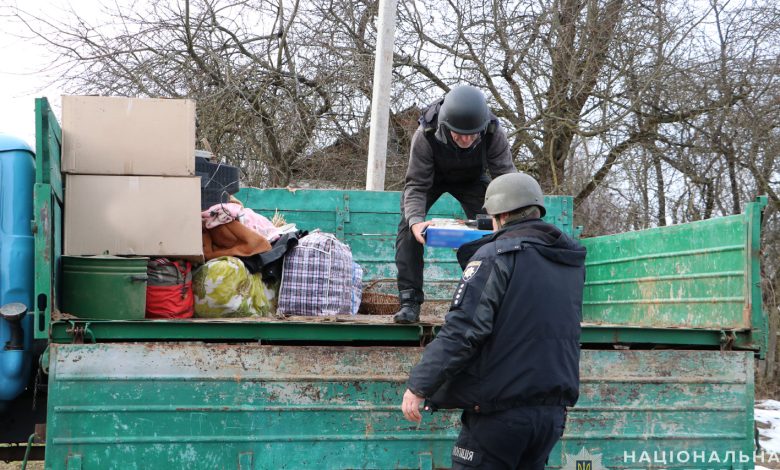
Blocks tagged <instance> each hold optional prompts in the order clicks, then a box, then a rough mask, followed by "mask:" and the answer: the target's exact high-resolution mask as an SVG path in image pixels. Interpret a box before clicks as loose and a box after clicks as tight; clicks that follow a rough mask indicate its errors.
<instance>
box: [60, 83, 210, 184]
mask: <svg viewBox="0 0 780 470" xmlns="http://www.w3.org/2000/svg"><path fill="white" fill-rule="evenodd" d="M62 172H63V173H73V174H88V175H138V176H143V175H148V176H193V175H194V174H195V102H194V101H193V100H172V99H171V100H169V99H151V98H121V97H107V96H63V97H62Z"/></svg>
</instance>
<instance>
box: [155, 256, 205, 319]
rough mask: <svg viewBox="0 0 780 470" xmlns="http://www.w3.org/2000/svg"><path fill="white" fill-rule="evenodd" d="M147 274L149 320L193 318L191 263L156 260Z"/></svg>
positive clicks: (193, 302) (193, 300)
mask: <svg viewBox="0 0 780 470" xmlns="http://www.w3.org/2000/svg"><path fill="white" fill-rule="evenodd" d="M147 274H148V282H147V285H146V318H190V317H192V315H193V313H194V312H195V297H194V296H193V294H192V263H190V262H189V261H171V260H169V259H166V258H156V259H153V260H150V261H149V264H148V265H147Z"/></svg>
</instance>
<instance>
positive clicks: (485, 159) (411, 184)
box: [394, 85, 517, 323]
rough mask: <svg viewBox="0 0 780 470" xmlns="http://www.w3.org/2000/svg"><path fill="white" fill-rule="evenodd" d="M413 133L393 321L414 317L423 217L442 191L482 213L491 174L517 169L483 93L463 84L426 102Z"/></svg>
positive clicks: (469, 209)
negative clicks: (397, 308) (397, 294)
mask: <svg viewBox="0 0 780 470" xmlns="http://www.w3.org/2000/svg"><path fill="white" fill-rule="evenodd" d="M419 122H420V126H419V127H418V128H417V131H416V132H415V133H414V136H413V137H412V149H411V152H410V157H409V167H408V169H407V172H406V183H405V186H404V191H403V195H402V197H401V222H400V223H399V224H398V237H397V238H396V243H395V248H396V252H395V253H396V254H395V264H396V267H397V268H398V291H399V299H400V302H401V309H400V310H399V312H398V313H396V315H395V317H394V320H395V321H396V322H397V323H413V322H416V321H418V320H419V316H420V304H421V303H422V302H423V300H424V296H423V290H422V287H423V245H424V244H425V238H424V237H423V235H422V233H423V230H425V227H427V226H428V225H430V222H425V216H426V214H427V213H428V210H429V209H430V208H431V206H432V205H433V204H434V203H435V202H436V201H437V200H438V199H439V196H441V195H442V194H444V193H450V194H452V195H453V196H454V197H455V199H457V200H458V202H460V204H461V206H462V207H463V210H464V211H465V212H466V216H467V217H468V218H469V219H473V218H475V216H476V214H477V213H478V212H481V210H480V209H481V207H482V201H483V199H484V197H485V188H487V185H488V183H489V182H490V178H489V177H488V176H487V174H486V171H489V172H490V175H491V176H492V177H494V178H495V177H497V176H500V175H503V174H505V173H510V172H516V171H517V170H516V169H515V166H514V164H513V163H512V155H511V153H510V149H509V142H508V141H507V139H506V134H504V131H503V130H502V129H501V128H500V127H499V125H498V120H497V119H496V117H495V116H494V115H493V114H492V113H491V112H490V110H489V109H488V106H487V102H486V101H485V95H483V94H482V92H481V91H479V90H477V89H476V88H474V87H472V86H468V85H464V86H458V87H455V88H453V89H452V90H451V91H450V92H449V93H447V95H446V96H445V97H444V99H443V100H440V101H438V102H436V103H434V104H432V105H431V106H429V107H428V108H427V109H426V110H425V111H424V112H423V115H422V116H421V117H420V119H419Z"/></svg>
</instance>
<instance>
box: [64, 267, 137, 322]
mask: <svg viewBox="0 0 780 470" xmlns="http://www.w3.org/2000/svg"><path fill="white" fill-rule="evenodd" d="M148 261H149V258H141V257H138V258H122V257H118V256H63V257H62V305H61V307H62V311H63V312H64V313H69V314H71V315H75V316H77V317H80V318H90V319H100V320H136V319H141V318H144V314H145V311H146V264H147V262H148Z"/></svg>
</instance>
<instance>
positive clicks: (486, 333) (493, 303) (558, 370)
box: [408, 219, 585, 412]
mask: <svg viewBox="0 0 780 470" xmlns="http://www.w3.org/2000/svg"><path fill="white" fill-rule="evenodd" d="M469 251H471V252H474V251H476V252H475V254H474V255H473V256H471V258H470V260H469V261H468V264H467V265H466V266H465V268H464V271H463V277H462V280H461V282H460V283H459V284H458V287H457V289H456V291H455V294H454V296H453V300H452V305H451V307H450V311H449V313H448V314H447V316H446V318H445V323H444V325H443V326H442V329H441V331H440V332H439V334H438V335H437V336H436V339H435V340H434V341H432V342H431V343H430V344H429V345H428V346H427V347H426V348H425V351H424V352H423V356H422V359H421V360H420V362H419V363H418V364H417V365H416V366H415V367H414V368H413V369H412V372H411V374H410V377H409V382H408V388H409V389H410V390H411V391H412V392H413V393H415V394H416V395H418V396H421V397H425V398H427V399H428V403H429V404H431V405H433V406H434V407H436V408H465V409H471V410H474V411H477V412H491V411H496V410H503V409H509V408H516V407H520V406H534V405H564V406H573V405H574V404H575V403H576V402H577V398H578V397H579V360H580V344H579V343H580V322H581V321H582V291H583V285H584V282H585V248H584V247H582V246H581V245H580V244H579V243H578V242H577V241H575V240H573V239H572V238H570V237H568V236H567V235H566V234H564V233H563V232H561V231H560V230H559V229H558V228H557V227H555V226H554V225H551V224H548V223H545V222H543V221H542V220H540V219H531V220H525V221H522V222H518V223H515V224H510V225H507V226H506V227H505V228H503V229H502V230H500V231H497V232H495V233H494V234H492V235H489V236H486V237H484V238H483V239H480V240H478V241H477V242H474V243H472V244H467V245H464V246H463V247H462V248H461V250H459V254H461V253H460V252H469ZM459 259H463V256H459Z"/></svg>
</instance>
